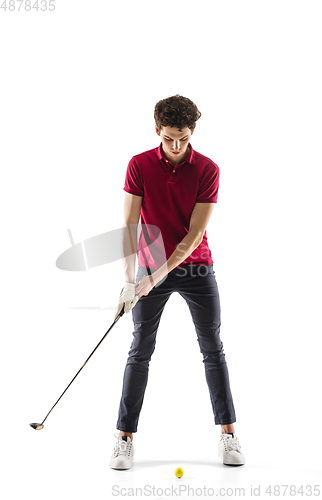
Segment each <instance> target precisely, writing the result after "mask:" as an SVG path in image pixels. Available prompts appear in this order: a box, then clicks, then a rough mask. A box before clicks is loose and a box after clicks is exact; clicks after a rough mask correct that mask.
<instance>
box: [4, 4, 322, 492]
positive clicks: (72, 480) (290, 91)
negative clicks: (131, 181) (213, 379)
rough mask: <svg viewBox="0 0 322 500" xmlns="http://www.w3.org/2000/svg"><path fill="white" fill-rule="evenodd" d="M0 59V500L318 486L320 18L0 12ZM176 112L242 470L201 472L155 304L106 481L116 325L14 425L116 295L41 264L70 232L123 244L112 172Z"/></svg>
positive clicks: (201, 418)
mask: <svg viewBox="0 0 322 500" xmlns="http://www.w3.org/2000/svg"><path fill="white" fill-rule="evenodd" d="M17 5H18V4H17ZM0 43H1V53H0V71H1V80H0V85H1V88H0V120H1V121H0V127H1V130H0V133H1V135H0V137H1V147H0V155H1V157H0V160H1V197H0V199H1V226H2V228H1V229H2V231H1V238H2V244H1V261H2V273H1V294H2V297H1V304H2V308H1V413H0V418H1V427H0V428H1V462H2V463H1V482H0V490H1V498H4V499H6V500H11V499H15V500H16V499H18V498H19V499H23V498H33V499H34V500H38V499H41V498H46V499H47V500H49V499H50V500H51V499H57V498H60V499H63V500H65V499H70V498H77V499H83V498H84V499H85V498H95V499H97V500H101V499H106V498H108V497H109V496H111V495H112V493H111V491H112V486H113V485H116V486H119V487H120V486H122V487H125V488H131V487H138V486H141V487H142V486H144V485H150V487H151V488H152V486H153V485H155V486H158V487H159V488H166V487H169V486H171V485H174V486H177V487H178V484H180V485H181V486H183V485H185V486H190V487H191V488H197V487H206V488H217V489H218V488H220V487H225V486H230V487H243V488H245V491H246V495H250V491H251V487H255V486H259V485H260V487H261V496H262V497H265V496H266V497H267V498H268V495H265V494H264V491H265V489H266V487H267V486H268V485H269V484H271V485H278V484H286V485H291V484H294V485H296V486H297V487H299V486H300V485H301V484H303V485H314V484H319V481H320V479H321V458H320V457H321V431H320V420H321V412H320V409H321V402H320V399H321V396H320V383H319V382H320V379H321V368H320V367H321V314H320V308H321V293H320V290H321V288H320V285H321V264H320V262H321V241H320V239H321V235H320V233H321V208H322V207H321V201H320V199H321V195H320V191H321V167H322V165H321V156H322V155H321V112H322V109H321V108H322V106H321V87H322V81H321V80H322V78H321V50H320V48H321V43H322V34H321V2H318V1H312V0H310V1H307V2H304V1H301V2H299V1H294V0H293V1H292V2H291V1H283V0H279V1H275V0H274V1H272V0H271V1H270V2H264V1H259V0H256V1H225V2H224V1H209V0H207V1H202V0H201V1H200V2H195V1H187V0H186V1H185V2H182V1H178V0H171V1H168V0H163V1H162V2H159V1H158V2H156V1H151V0H150V1H140V0H136V1H135V2H132V1H126V2H122V1H120V2H111V1H106V0H105V1H103V0H93V1H91V2H89V1H87V2H84V1H83V0H77V1H72V0H64V1H62V0H56V10H55V11H54V12H48V11H47V12H40V11H38V12H37V11H36V10H35V9H34V10H33V11H32V12H24V11H22V10H21V11H20V12H10V11H9V10H7V11H5V10H4V9H1V12H0ZM177 93H178V94H180V95H183V96H186V97H189V98H190V99H191V100H193V101H194V102H195V103H196V104H197V106H198V108H199V110H200V111H201V113H202V117H201V118H200V120H199V121H198V122H197V127H196V130H195V133H194V135H193V137H192V139H191V144H192V146H193V148H194V149H195V150H196V151H198V152H200V153H202V154H204V155H205V156H208V157H209V158H211V159H212V160H213V161H214V162H216V163H217V164H218V166H219V167H220V171H221V176H220V188H219V196H218V203H217V205H216V207H215V210H214V213H213V215H212V218H211V220H210V223H209V226H208V231H207V232H208V239H209V245H210V248H211V250H212V254H213V260H214V270H215V273H216V278H217V283H218V287H219V293H220V299H221V308H222V328H221V337H222V341H223V344H224V350H225V354H226V360H227V363H228V368H229V374H230V381H231V389H232V393H233V397H234V403H235V408H236V416H237V421H236V423H235V429H236V433H237V436H238V437H239V440H240V443H241V446H242V449H243V451H244V453H245V456H246V461H247V463H246V465H245V467H239V468H229V467H224V466H223V465H222V463H221V461H220V459H219V458H218V456H217V444H218V440H219V434H220V426H215V424H214V419H213V414H212V409H211V403H210V397H209V393H208V388H207V385H206V379H205V375H204V366H203V363H202V355H201V353H200V351H199V347H198V343H197V341H196V338H197V337H196V333H195V330H194V326H193V323H192V320H191V317H190V313H189V310H188V307H187V305H186V303H185V301H184V300H183V299H182V298H181V297H180V296H179V295H178V294H173V295H172V297H171V298H170V300H169V302H168V304H167V306H166V308H165V310H164V313H163V316H162V319H161V323H160V328H159V331H158V337H157V346H156V350H155V353H154V354H153V358H152V361H151V363H150V374H149V383H148V387H147V390H146V394H145V400H144V404H143V408H142V412H141V416H140V421H139V428H138V432H137V433H136V434H135V435H134V446H135V462H134V465H133V468H132V469H131V470H129V471H126V472H120V471H112V470H111V469H109V466H108V463H109V459H110V456H111V453H112V451H113V447H114V444H115V438H114V436H113V434H114V432H116V421H117V413H118V404H119V400H120V396H121V388H122V378H123V371H124V366H125V362H126V358H127V353H128V350H129V348H130V343H131V340H132V319H131V315H130V314H129V315H126V316H123V318H121V319H120V321H119V322H118V323H117V325H115V328H114V329H113V330H112V331H111V332H110V334H109V335H108V336H107V338H106V339H105V340H104V343H103V344H102V345H101V346H100V348H99V349H98V350H97V351H96V353H95V354H94V356H93V358H91V360H90V361H89V363H88V364H87V365H86V367H85V368H84V370H83V371H82V372H81V374H80V375H79V376H78V378H77V379H76V380H75V382H74V383H73V385H72V386H71V387H70V389H69V390H68V392H67V393H66V394H65V395H64V397H63V398H62V400H61V401H60V402H59V404H58V405H57V407H55V409H54V410H53V412H52V413H51V415H50V416H49V417H48V420H47V421H46V423H45V428H44V430H42V431H41V432H36V431H34V430H32V429H31V428H30V427H29V425H28V424H29V422H41V421H42V420H43V418H44V417H45V415H46V414H47V412H48V411H49V410H50V408H51V407H52V405H53V404H54V403H55V401H56V400H57V398H58V397H59V395H60V394H61V393H62V392H63V390H64V389H65V387H66V386H67V385H68V383H69V382H70V380H71V379H72V378H73V376H74V375H75V374H76V372H77V371H78V369H79V368H80V367H81V365H82V363H83V362H84V361H85V359H86V358H87V356H88V355H89V354H90V352H91V351H92V349H93V348H94V347H95V346H96V344H97V343H98V342H99V340H100V339H101V337H102V336H103V335H104V333H105V332H106V330H107V329H108V328H109V326H110V325H111V323H112V322H113V319H114V314H115V306H116V302H117V298H118V295H119V292H120V289H121V286H122V284H123V271H122V264H121V263H120V262H117V263H113V264H108V265H105V266H101V267H97V268H94V269H91V270H90V271H89V272H64V271H61V270H59V269H57V267H56V265H55V262H56V259H57V257H58V256H59V255H60V254H61V253H62V252H63V251H64V250H66V248H68V247H69V246H70V241H69V237H68V233H67V228H69V229H71V231H72V234H73V238H74V240H75V242H79V241H83V240H85V239H87V238H89V237H91V236H95V235H96V234H100V233H103V232H105V231H108V230H112V229H116V228H118V227H120V226H121V224H122V208H123V196H124V192H123V185H124V177H125V172H126V167H127V164H128V162H129V160H130V159H131V157H132V156H133V155H135V154H138V153H140V152H142V151H145V150H147V149H152V148H154V147H156V146H158V145H159V143H160V141H159V137H158V136H157V135H156V133H155V130H154V120H153V111H154V106H155V104H156V102H157V101H159V100H160V99H163V98H166V97H169V96H171V95H174V94H177ZM76 307H87V308H88V309H83V310H78V309H73V308H76ZM90 307H92V309H90ZM108 307H110V308H111V309H106V308H108ZM178 466H181V467H183V469H184V470H185V475H184V477H183V478H182V479H181V480H178V479H176V478H175V477H174V474H173V471H174V469H175V468H176V467H178ZM179 481H180V483H179ZM114 491H115V490H114ZM305 491H306V490H305ZM230 496H237V494H236V495H235V493H233V495H230ZM159 497H160V496H159ZM183 497H184V495H183V494H182V495H181V498H183ZM190 498H191V495H190Z"/></svg>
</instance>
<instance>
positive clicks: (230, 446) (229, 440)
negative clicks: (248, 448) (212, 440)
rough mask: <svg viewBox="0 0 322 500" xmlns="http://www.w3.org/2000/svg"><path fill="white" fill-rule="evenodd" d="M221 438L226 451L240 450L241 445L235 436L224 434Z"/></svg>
mask: <svg viewBox="0 0 322 500" xmlns="http://www.w3.org/2000/svg"><path fill="white" fill-rule="evenodd" d="M223 439H224V445H225V449H226V451H239V452H240V451H241V447H240V444H239V441H238V438H237V437H233V436H231V435H226V436H223Z"/></svg>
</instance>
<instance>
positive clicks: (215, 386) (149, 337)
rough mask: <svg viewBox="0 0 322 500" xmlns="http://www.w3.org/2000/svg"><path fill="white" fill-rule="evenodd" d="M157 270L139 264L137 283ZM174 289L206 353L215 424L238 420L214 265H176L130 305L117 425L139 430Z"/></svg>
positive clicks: (200, 346) (201, 350) (207, 374)
mask: <svg viewBox="0 0 322 500" xmlns="http://www.w3.org/2000/svg"><path fill="white" fill-rule="evenodd" d="M153 272H155V271H154V270H152V269H151V270H150V269H148V268H146V267H143V266H139V267H138V271H137V275H136V279H135V282H136V283H138V282H139V281H140V279H141V278H142V277H143V276H144V275H147V274H148V273H149V274H153ZM172 292H178V293H179V294H180V295H181V296H182V297H183V298H184V299H185V301H186V302H187V304H188V307H189V310H190V313H191V316H192V320H193V323H194V326H195V330H196V333H197V339H198V342H199V348H200V352H201V353H202V354H203V363H204V366H205V375H206V381H207V384H208V388H209V393H210V399H211V404H212V410H213V414H214V420H215V424H232V423H234V422H236V416H235V409H234V403H233V398H232V394H231V390H230V384H229V375H228V368H227V363H226V360H225V354H224V351H223V343H222V342H221V339H220V324H221V322H220V301H219V293H218V286H217V282H216V277H215V273H214V270H213V264H210V265H189V266H184V267H178V268H176V269H173V270H172V271H171V272H170V273H169V274H168V276H167V277H166V279H164V281H162V282H161V283H158V284H157V285H156V286H155V287H154V288H153V289H152V290H151V291H150V292H149V293H148V295H146V296H142V297H141V298H140V300H139V301H138V302H137V304H136V305H135V306H134V307H133V309H132V318H133V323H134V331H133V341H132V344H131V347H130V351H129V353H128V359H127V363H126V366H125V371H124V377H123V389H122V396H121V401H120V407H119V414H118V420H117V429H118V430H122V431H125V432H137V426H138V420H139V415H140V412H141V408H142V404H143V399H144V393H145V389H146V385H147V381H148V371H149V362H150V360H151V356H152V354H153V352H154V349H155V343H156V334H157V330H158V327H159V323H160V319H161V315H162V312H163V309H164V307H165V305H166V303H167V301H168V300H169V297H170V295H171V294H172Z"/></svg>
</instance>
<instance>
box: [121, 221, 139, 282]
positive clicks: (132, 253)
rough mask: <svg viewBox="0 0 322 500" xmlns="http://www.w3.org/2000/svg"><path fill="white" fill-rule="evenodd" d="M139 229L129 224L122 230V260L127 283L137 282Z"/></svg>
mask: <svg viewBox="0 0 322 500" xmlns="http://www.w3.org/2000/svg"><path fill="white" fill-rule="evenodd" d="M124 224H125V223H124ZM137 228H138V226H137V224H127V225H124V227H123V228H122V258H123V267H124V274H125V281H126V282H127V283H134V282H135V263H136V252H137Z"/></svg>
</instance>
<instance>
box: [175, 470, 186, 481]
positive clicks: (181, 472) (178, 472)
mask: <svg viewBox="0 0 322 500" xmlns="http://www.w3.org/2000/svg"><path fill="white" fill-rule="evenodd" d="M183 474H184V470H183V469H181V467H178V468H177V469H176V470H175V471H174V475H175V476H177V477H178V478H179V479H180V477H182V476H183Z"/></svg>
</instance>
